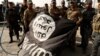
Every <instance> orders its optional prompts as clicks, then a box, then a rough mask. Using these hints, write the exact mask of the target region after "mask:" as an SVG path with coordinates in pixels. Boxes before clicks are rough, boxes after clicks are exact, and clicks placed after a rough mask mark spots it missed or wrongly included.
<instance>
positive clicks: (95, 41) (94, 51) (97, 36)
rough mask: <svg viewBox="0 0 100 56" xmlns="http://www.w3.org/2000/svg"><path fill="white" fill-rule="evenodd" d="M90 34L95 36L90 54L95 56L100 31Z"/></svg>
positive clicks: (99, 42)
mask: <svg viewBox="0 0 100 56" xmlns="http://www.w3.org/2000/svg"><path fill="white" fill-rule="evenodd" d="M92 36H93V37H94V38H95V39H94V43H93V50H92V56H97V53H98V49H99V46H100V33H96V32H94V33H93V34H92Z"/></svg>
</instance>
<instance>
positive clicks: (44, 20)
mask: <svg viewBox="0 0 100 56" xmlns="http://www.w3.org/2000/svg"><path fill="white" fill-rule="evenodd" d="M75 31H76V24H75V23H73V22H72V21H70V20H68V19H63V18H59V20H56V21H54V18H53V17H52V16H50V15H47V14H40V15H38V16H37V17H36V18H35V19H33V20H32V22H31V24H30V30H29V32H28V33H27V34H26V35H25V39H24V42H23V44H22V49H21V50H20V51H19V54H18V56H54V55H55V54H57V53H56V50H57V49H58V47H60V46H62V45H63V44H64V43H65V42H67V40H69V39H70V38H71V36H72V35H71V34H72V33H74V32H75Z"/></svg>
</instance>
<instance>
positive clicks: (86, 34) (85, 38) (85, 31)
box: [80, 24, 92, 48]
mask: <svg viewBox="0 0 100 56" xmlns="http://www.w3.org/2000/svg"><path fill="white" fill-rule="evenodd" d="M80 34H81V36H82V39H81V45H82V47H83V48H87V46H88V42H89V38H91V35H92V26H91V25H86V24H85V25H81V27H80Z"/></svg>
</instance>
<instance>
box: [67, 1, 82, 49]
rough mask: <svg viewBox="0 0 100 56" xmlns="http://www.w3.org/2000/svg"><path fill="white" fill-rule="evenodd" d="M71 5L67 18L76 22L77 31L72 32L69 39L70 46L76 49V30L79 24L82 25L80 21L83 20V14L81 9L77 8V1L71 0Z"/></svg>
mask: <svg viewBox="0 0 100 56" xmlns="http://www.w3.org/2000/svg"><path fill="white" fill-rule="evenodd" d="M69 7H70V8H69V9H68V10H67V12H66V16H67V19H68V20H70V21H72V22H73V23H75V24H76V31H75V32H74V33H72V36H71V38H70V40H69V46H70V47H71V49H75V41H76V32H77V29H78V26H79V25H80V22H81V21H82V15H81V13H80V11H79V9H78V8H77V4H76V2H74V1H72V2H70V4H69Z"/></svg>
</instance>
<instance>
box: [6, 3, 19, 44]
mask: <svg viewBox="0 0 100 56" xmlns="http://www.w3.org/2000/svg"><path fill="white" fill-rule="evenodd" d="M6 14H7V15H6V19H7V22H8V27H9V35H10V42H9V43H12V42H13V34H14V33H15V35H16V37H17V39H18V40H19V25H18V18H17V15H16V12H15V8H14V3H13V2H9V3H8V10H7V12H6Z"/></svg>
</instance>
